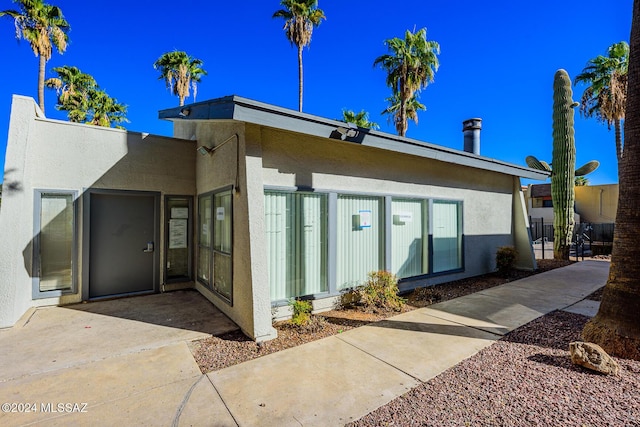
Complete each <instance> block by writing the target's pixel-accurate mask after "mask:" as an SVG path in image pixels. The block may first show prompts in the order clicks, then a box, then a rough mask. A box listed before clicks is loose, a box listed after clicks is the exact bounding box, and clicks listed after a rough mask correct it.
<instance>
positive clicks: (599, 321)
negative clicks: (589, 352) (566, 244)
mask: <svg viewBox="0 0 640 427" xmlns="http://www.w3.org/2000/svg"><path fill="white" fill-rule="evenodd" d="M630 42H631V48H630V51H631V53H630V55H629V58H630V61H629V82H628V91H629V92H628V98H627V106H626V111H627V115H626V119H625V123H624V156H623V158H622V162H621V163H620V164H619V174H620V192H619V195H618V212H617V214H616V228H615V232H614V236H613V253H612V255H611V266H610V268H609V279H608V280H607V285H606V286H605V288H604V293H603V295H602V302H601V303H600V309H599V310H598V314H597V315H596V316H595V317H594V318H593V319H592V320H590V321H589V323H587V325H586V326H585V328H584V330H583V331H582V336H583V339H584V340H586V341H591V342H594V343H596V344H599V345H600V346H601V347H602V348H603V349H604V350H605V351H607V352H608V353H610V354H612V355H614V356H619V357H623V358H628V359H635V360H640V321H639V319H640V317H639V313H640V263H639V262H638V258H639V257H640V246H639V245H638V228H640V216H638V206H639V205H640V0H635V1H634V2H633V18H632V23H631V40H630Z"/></svg>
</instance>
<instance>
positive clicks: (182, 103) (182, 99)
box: [178, 95, 184, 107]
mask: <svg viewBox="0 0 640 427" xmlns="http://www.w3.org/2000/svg"><path fill="white" fill-rule="evenodd" d="M178 98H179V99H180V107H182V106H183V105H184V96H182V95H180V96H179V97H178Z"/></svg>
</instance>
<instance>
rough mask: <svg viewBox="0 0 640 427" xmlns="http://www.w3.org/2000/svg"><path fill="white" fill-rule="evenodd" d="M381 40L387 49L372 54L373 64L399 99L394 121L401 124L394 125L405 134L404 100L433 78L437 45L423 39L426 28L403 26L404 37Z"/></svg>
mask: <svg viewBox="0 0 640 427" xmlns="http://www.w3.org/2000/svg"><path fill="white" fill-rule="evenodd" d="M385 44H386V45H387V48H388V49H389V51H390V53H388V54H385V55H382V56H379V57H378V58H376V59H375V61H374V62H373V65H374V66H377V65H380V66H381V67H382V68H383V69H384V70H385V71H386V72H387V86H389V87H390V88H391V90H392V92H393V96H397V99H398V101H399V102H400V104H399V106H398V107H399V110H398V118H397V121H400V123H403V125H398V124H396V129H398V132H399V135H400V136H405V134H406V131H407V127H408V126H407V118H408V116H407V103H408V102H409V101H410V100H411V99H412V98H414V95H415V94H416V92H420V90H422V89H423V88H425V87H427V85H428V84H429V83H431V82H433V78H434V75H435V72H436V71H437V70H438V67H439V66H440V64H439V62H438V55H439V54H440V45H439V44H438V43H437V42H435V41H430V40H427V29H426V28H422V29H421V30H419V31H418V32H414V33H412V32H411V31H409V30H407V31H406V33H405V36H404V39H400V38H398V37H395V38H393V39H389V40H386V41H385ZM416 111H417V110H414V113H415V112H416ZM416 117H417V116H416Z"/></svg>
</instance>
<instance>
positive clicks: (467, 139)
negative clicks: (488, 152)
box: [462, 118, 482, 155]
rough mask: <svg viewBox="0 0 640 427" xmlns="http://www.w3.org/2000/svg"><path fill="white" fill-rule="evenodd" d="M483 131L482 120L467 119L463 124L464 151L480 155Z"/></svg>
mask: <svg viewBox="0 0 640 427" xmlns="http://www.w3.org/2000/svg"><path fill="white" fill-rule="evenodd" d="M481 129H482V119H481V118H474V119H467V120H465V121H463V122H462V133H463V134H464V151H466V152H467V153H473V154H477V155H480V130H481Z"/></svg>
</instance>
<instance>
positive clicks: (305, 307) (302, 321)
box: [289, 299, 313, 326]
mask: <svg viewBox="0 0 640 427" xmlns="http://www.w3.org/2000/svg"><path fill="white" fill-rule="evenodd" d="M289 306H290V307H291V309H292V310H293V315H292V316H291V324H292V325H294V326H305V325H306V324H307V323H309V320H311V310H313V306H312V305H311V303H310V302H309V301H303V300H297V299H291V300H290V301H289Z"/></svg>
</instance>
